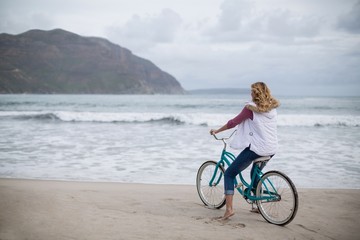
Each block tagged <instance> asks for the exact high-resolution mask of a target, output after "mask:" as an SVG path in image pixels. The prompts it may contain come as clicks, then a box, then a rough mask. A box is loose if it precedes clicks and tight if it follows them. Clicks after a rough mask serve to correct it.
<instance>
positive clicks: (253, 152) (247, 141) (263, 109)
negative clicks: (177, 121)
mask: <svg viewBox="0 0 360 240" xmlns="http://www.w3.org/2000/svg"><path fill="white" fill-rule="evenodd" d="M251 97H252V102H250V103H248V104H246V105H245V107H244V108H243V110H242V111H241V112H240V114H239V115H237V116H236V117H235V118H234V119H231V120H229V121H228V122H227V124H225V125H224V126H222V127H221V128H219V129H216V130H215V129H211V130H210V134H211V135H214V134H217V133H219V132H222V131H225V130H227V129H231V128H234V127H235V126H238V129H237V132H236V135H235V137H234V139H233V140H232V142H231V144H230V146H231V147H232V148H236V149H243V151H242V152H241V153H240V154H239V156H238V157H237V158H236V159H235V160H234V162H233V163H232V164H231V165H230V166H229V167H228V168H227V169H226V171H225V174H224V186H225V199H226V211H225V214H224V216H223V217H222V218H221V220H226V219H228V218H229V217H231V216H233V215H234V210H233V196H234V180H235V177H236V176H237V175H238V174H239V173H240V172H241V171H243V170H244V169H245V168H247V167H248V166H249V165H250V164H251V163H252V161H253V160H255V159H256V158H259V157H261V156H273V155H274V154H275V153H276V149H277V121H276V118H277V113H276V108H277V107H278V106H279V102H278V101H277V100H276V99H275V98H274V97H272V96H271V93H270V89H269V88H268V87H267V86H266V84H265V83H263V82H257V83H254V84H252V85H251ZM253 168H254V166H253ZM252 173H253V169H251V174H252ZM257 181H259V179H256V180H255V182H257ZM255 186H256V185H255Z"/></svg>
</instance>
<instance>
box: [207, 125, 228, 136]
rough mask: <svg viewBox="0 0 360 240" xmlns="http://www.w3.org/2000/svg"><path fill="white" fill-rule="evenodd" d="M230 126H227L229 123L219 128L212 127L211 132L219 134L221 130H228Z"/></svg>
mask: <svg viewBox="0 0 360 240" xmlns="http://www.w3.org/2000/svg"><path fill="white" fill-rule="evenodd" d="M228 129H229V128H228V126H227V124H225V125H224V126H222V127H221V128H219V129H217V130H216V129H211V130H210V134H211V135H215V134H218V133H219V132H222V131H225V130H228Z"/></svg>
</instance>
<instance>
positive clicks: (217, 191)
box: [196, 161, 225, 209]
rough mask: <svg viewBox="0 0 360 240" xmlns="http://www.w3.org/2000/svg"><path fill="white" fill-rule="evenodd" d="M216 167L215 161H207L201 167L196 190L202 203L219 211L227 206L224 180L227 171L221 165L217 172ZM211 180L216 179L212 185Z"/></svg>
mask: <svg viewBox="0 0 360 240" xmlns="http://www.w3.org/2000/svg"><path fill="white" fill-rule="evenodd" d="M216 165H217V163H216V162H215V161H207V162H205V163H203V164H202V165H201V166H200V168H199V170H198V173H197V176H196V188H197V191H198V194H199V197H200V199H201V201H202V202H203V203H204V204H205V205H206V206H208V207H210V208H216V209H219V208H222V207H223V206H224V205H225V194H224V185H223V182H224V180H223V179H222V178H223V176H224V172H225V170H224V167H223V166H221V165H220V166H219V167H218V168H217V170H216ZM215 170H216V172H215ZM214 174H215V177H214ZM213 177H214V178H213ZM211 179H214V180H213V183H212V184H210V181H211Z"/></svg>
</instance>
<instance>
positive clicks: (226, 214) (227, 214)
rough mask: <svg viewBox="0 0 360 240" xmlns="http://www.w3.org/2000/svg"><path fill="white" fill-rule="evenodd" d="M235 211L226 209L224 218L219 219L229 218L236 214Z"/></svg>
mask: <svg viewBox="0 0 360 240" xmlns="http://www.w3.org/2000/svg"><path fill="white" fill-rule="evenodd" d="M234 214H235V212H234V211H226V212H225V214H224V216H223V217H222V218H220V219H219V220H222V221H223V220H228V219H229V218H230V217H232V216H234Z"/></svg>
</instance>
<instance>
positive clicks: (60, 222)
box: [0, 178, 360, 240]
mask: <svg viewBox="0 0 360 240" xmlns="http://www.w3.org/2000/svg"><path fill="white" fill-rule="evenodd" d="M298 194H299V209H298V212H297V215H296V217H295V219H294V220H293V221H292V222H291V223H290V224H288V225H286V226H284V227H279V226H276V225H272V224H269V223H267V222H266V221H265V220H264V219H263V217H262V216H261V215H260V214H255V213H251V212H250V211H249V210H250V209H251V205H249V204H247V203H246V202H245V200H244V199H242V198H241V196H240V195H239V194H236V195H235V197H234V208H235V209H234V210H235V216H233V217H232V218H231V219H230V220H228V221H225V222H219V221H215V220H213V218H214V217H217V216H221V215H222V214H223V212H224V210H225V208H222V209H220V210H211V209H207V208H206V207H204V205H203V204H202V202H201V200H200V199H199V197H198V195H197V191H196V187H195V185H176V184H174V185H172V184H144V183H118V182H75V181H61V180H30V179H9V178H0V239H4V240H13V239H14V240H17V239H19V240H20V239H29V240H32V239H34V240H35V239H37V240H42V239H44V240H45V239H55V240H57V239H59V240H60V239H94V240H95V239H220V238H224V237H226V238H227V239H260V238H262V239H266V238H268V236H269V235H270V236H272V239H356V238H358V236H359V235H360V230H359V227H358V224H357V219H358V216H359V214H360V202H359V199H360V190H359V189H313V188H301V189H298Z"/></svg>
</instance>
